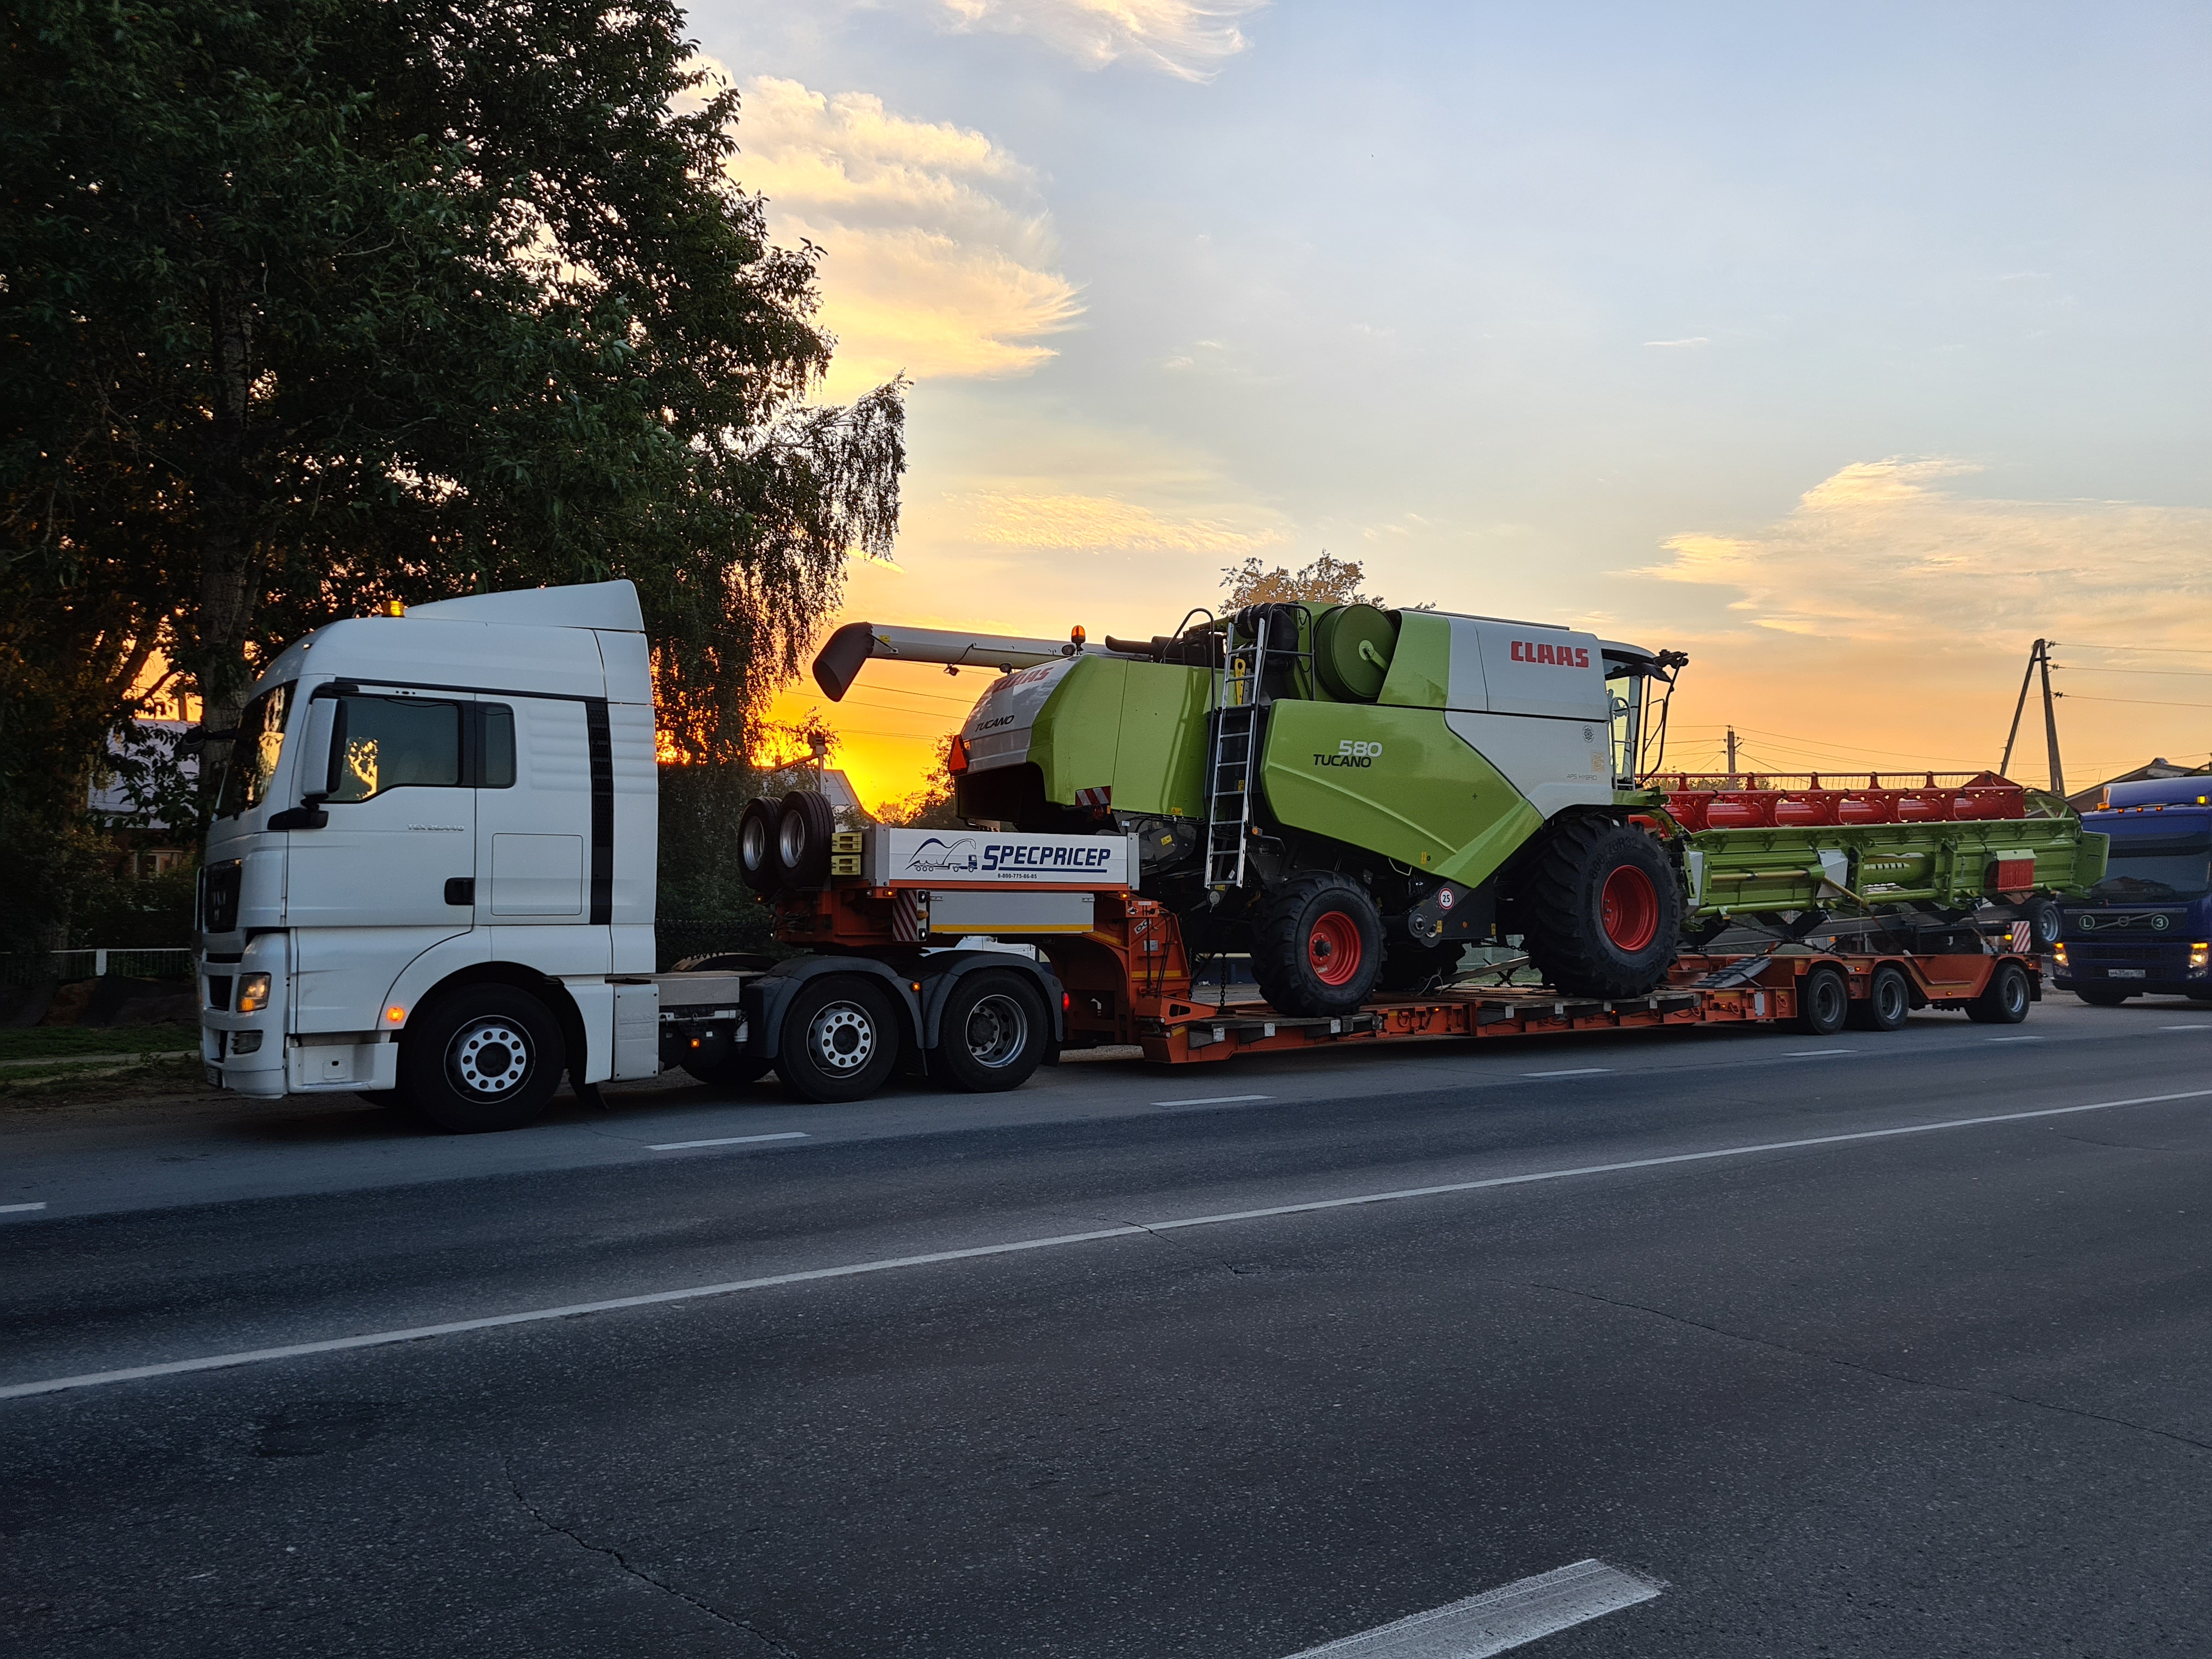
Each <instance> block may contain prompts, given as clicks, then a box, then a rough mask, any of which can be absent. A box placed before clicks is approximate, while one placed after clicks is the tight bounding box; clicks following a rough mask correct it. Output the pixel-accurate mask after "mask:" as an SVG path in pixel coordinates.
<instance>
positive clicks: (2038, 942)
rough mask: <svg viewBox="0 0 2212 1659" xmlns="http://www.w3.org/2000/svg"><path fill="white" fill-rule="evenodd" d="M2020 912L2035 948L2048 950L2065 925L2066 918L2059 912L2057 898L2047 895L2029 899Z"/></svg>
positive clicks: (2054, 943) (2055, 941)
mask: <svg viewBox="0 0 2212 1659" xmlns="http://www.w3.org/2000/svg"><path fill="white" fill-rule="evenodd" d="M2022 914H2023V915H2026V917H2027V924H2028V927H2029V928H2030V929H2031V931H2032V933H2033V937H2034V939H2035V948H2036V949H2037V950H2039V951H2048V950H2049V949H2050V948H2051V946H2052V945H2056V944H2057V943H2058V935H2059V932H2060V930H2061V929H2062V928H2063V927H2064V926H2065V921H2066V918H2065V917H2064V916H2063V915H2062V914H2060V911H2059V908H2058V901H2057V899H2055V898H2051V897H2048V896H2045V897H2043V898H2037V899H2030V900H2029V901H2028V902H2027V908H2026V910H2025V911H2024V912H2023V913H2022Z"/></svg>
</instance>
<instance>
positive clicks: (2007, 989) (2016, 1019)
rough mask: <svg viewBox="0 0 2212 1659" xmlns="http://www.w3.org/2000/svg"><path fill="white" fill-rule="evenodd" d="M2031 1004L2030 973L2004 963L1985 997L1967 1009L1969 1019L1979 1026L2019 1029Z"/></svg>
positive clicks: (2018, 965)
mask: <svg viewBox="0 0 2212 1659" xmlns="http://www.w3.org/2000/svg"><path fill="white" fill-rule="evenodd" d="M2029 1000H2030V995H2029V991H2028V986H2027V969H2025V968H2023V967H2021V965H2020V964H2019V963H2016V962H2001V963H1997V966H1996V972H1995V973H1993V974H1991V975H1990V982H1989V983H1988V984H1987V985H1985V986H1984V987H1982V994H1981V995H1979V996H1978V997H1976V998H1975V999H1974V1000H1972V1002H1970V1003H1968V1004H1967V1005H1966V1018H1968V1019H1971V1020H1972V1021H1973V1022H1974V1023H1975V1024H1978V1025H2017V1024H2020V1023H2021V1021H2022V1020H2024V1019H2026V1018H2027V1005H2028V1002H2029Z"/></svg>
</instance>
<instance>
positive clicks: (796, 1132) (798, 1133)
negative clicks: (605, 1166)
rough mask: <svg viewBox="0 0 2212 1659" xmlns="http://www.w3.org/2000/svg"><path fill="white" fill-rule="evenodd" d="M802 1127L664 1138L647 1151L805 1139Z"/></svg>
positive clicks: (671, 1150) (673, 1150)
mask: <svg viewBox="0 0 2212 1659" xmlns="http://www.w3.org/2000/svg"><path fill="white" fill-rule="evenodd" d="M805 1139H807V1134H806V1131H805V1130H804V1129H786V1130H785V1131H784V1132H783V1133H781V1134H780V1135H721V1136H719V1137H717V1138H716V1139H713V1140H664V1141H662V1142H661V1143H660V1144H659V1146H648V1147H647V1148H646V1149H645V1150H646V1151H647V1152H690V1150H691V1149H692V1148H693V1147H694V1146H754V1145H756V1144H757V1143H758V1142H760V1141H763V1140H805Z"/></svg>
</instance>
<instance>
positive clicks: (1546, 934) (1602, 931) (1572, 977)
mask: <svg viewBox="0 0 2212 1659" xmlns="http://www.w3.org/2000/svg"><path fill="white" fill-rule="evenodd" d="M1514 915H1515V920H1516V922H1517V923H1518V925H1519V928H1520V932H1521V935H1522V939H1523V940H1524V941H1525V948H1526V949H1527V951H1528V960H1529V962H1530V963H1532V964H1533V965H1534V966H1535V967H1536V968H1537V969H1541V971H1542V973H1543V975H1544V977H1545V978H1546V979H1547V981H1550V982H1551V984H1553V986H1555V987H1558V988H1559V990H1562V991H1565V992H1568V993H1570V994H1572V995H1575V996H1583V997H1640V996H1643V995H1644V994H1647V993H1648V992H1650V990H1651V988H1652V987H1654V986H1656V985H1657V984H1658V983H1659V981H1661V980H1662V979H1664V978H1665V977H1666V975H1667V967H1668V963H1671V962H1673V961H1674V954H1675V951H1676V948H1677V946H1678V945H1679V943H1680V935H1681V931H1682V890H1681V887H1680V884H1679V883H1678V882H1677V881H1676V879H1675V876H1674V869H1673V866H1670V865H1669V864H1668V862H1667V855H1666V854H1664V853H1663V852H1662V851H1661V850H1660V848H1659V843H1658V842H1656V841H1654V840H1653V839H1652V838H1651V837H1650V836H1647V835H1645V834H1644V832H1643V831H1642V830H1641V829H1631V828H1630V827H1629V826H1628V825H1626V824H1625V823H1614V822H1613V820H1612V819H1610V818H1601V817H1572V818H1567V819H1565V820H1563V821H1561V822H1559V823H1554V824H1553V825H1552V826H1551V827H1550V828H1549V829H1546V830H1545V831H1544V833H1543V836H1542V838H1541V841H1540V842H1539V843H1538V844H1537V846H1536V847H1535V848H1534V849H1532V851H1531V853H1530V854H1529V856H1528V860H1527V861H1526V862H1524V863H1523V864H1522V866H1521V867H1520V869H1519V870H1518V871H1517V872H1516V876H1515V879H1514Z"/></svg>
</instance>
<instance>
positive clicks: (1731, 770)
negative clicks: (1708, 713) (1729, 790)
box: [1707, 726, 1735, 777]
mask: <svg viewBox="0 0 2212 1659" xmlns="http://www.w3.org/2000/svg"><path fill="white" fill-rule="evenodd" d="M1707 730H1711V727H1708V728H1707ZM1728 755H1729V765H1728V775H1729V776H1730V777H1734V776H1735V727H1734V726H1730V727H1729V729H1728Z"/></svg>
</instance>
